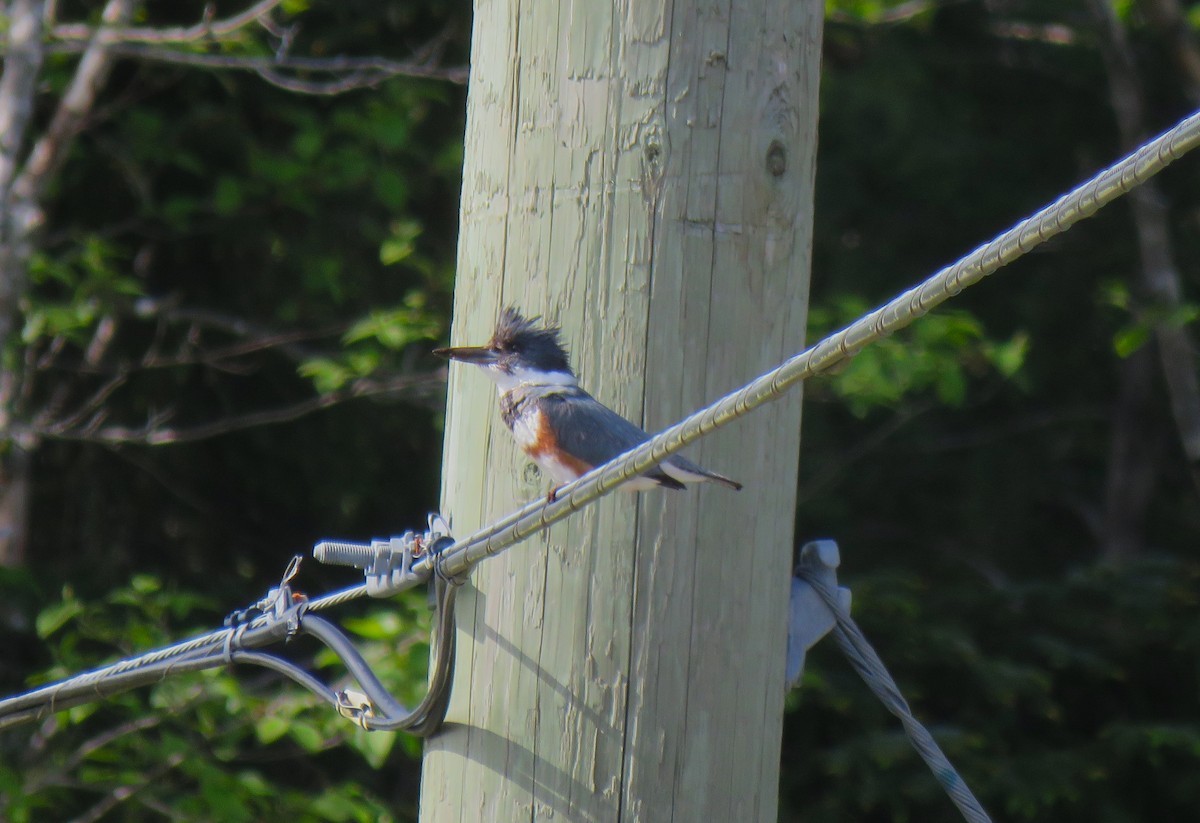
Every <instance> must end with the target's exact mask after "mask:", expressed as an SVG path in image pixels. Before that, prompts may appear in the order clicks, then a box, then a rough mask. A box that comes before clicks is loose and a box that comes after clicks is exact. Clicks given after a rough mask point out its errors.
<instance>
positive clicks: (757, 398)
mask: <svg viewBox="0 0 1200 823" xmlns="http://www.w3.org/2000/svg"><path fill="white" fill-rule="evenodd" d="M1197 145H1200V112H1196V113H1193V114H1192V115H1191V116H1189V117H1187V118H1185V119H1184V120H1182V121H1181V122H1180V123H1178V124H1177V125H1176V126H1175V127H1173V128H1171V129H1169V130H1168V131H1166V132H1164V133H1163V134H1161V135H1159V136H1158V137H1156V138H1155V139H1153V140H1151V141H1149V142H1147V143H1145V144H1144V145H1143V146H1141V147H1140V148H1138V149H1137V150H1136V151H1134V152H1133V153H1132V154H1129V155H1127V156H1126V157H1125V158H1124V159H1122V160H1120V161H1119V162H1117V163H1115V164H1114V165H1112V166H1110V167H1109V168H1107V169H1105V170H1104V171H1102V172H1100V173H1099V174H1097V175H1095V176H1094V177H1092V178H1090V179H1089V180H1087V181H1086V182H1084V183H1082V184H1080V185H1079V186H1077V187H1076V188H1075V189H1073V190H1072V191H1070V192H1068V193H1067V194H1065V195H1063V196H1062V197H1060V198H1059V199H1058V200H1056V201H1055V202H1053V203H1051V204H1050V205H1048V206H1046V207H1045V208H1043V209H1041V210H1040V211H1038V212H1036V213H1035V214H1033V215H1032V216H1030V217H1028V218H1026V219H1024V220H1022V221H1021V222H1019V223H1017V224H1016V225H1015V226H1013V227H1012V228H1010V229H1009V230H1008V231H1006V232H1004V233H1003V234H1001V235H999V236H998V237H996V238H995V239H993V240H992V241H990V242H988V243H985V244H984V245H982V246H979V247H978V248H976V249H975V250H974V251H972V252H971V253H970V254H968V255H966V256H965V257H963V258H961V259H960V260H958V261H957V262H955V263H953V264H951V265H950V266H947V267H945V268H943V269H941V270H940V271H938V272H937V273H936V274H934V275H933V276H931V277H930V278H928V279H927V280H925V281H924V282H922V283H921V284H919V285H917V286H915V287H914V288H912V289H909V290H908V291H906V292H904V293H903V294H901V295H900V296H898V297H896V298H894V299H892V300H891V301H889V302H888V303H886V304H884V305H883V306H880V307H879V308H877V309H876V310H875V311H873V312H871V313H870V314H868V315H866V316H865V317H862V318H860V319H859V320H857V321H855V322H854V323H852V324H850V325H849V326H847V327H846V328H844V329H842V330H841V331H839V332H836V333H834V334H832V335H829V336H828V337H826V338H825V339H823V340H821V341H820V342H818V343H817V344H816V345H814V346H811V347H810V348H808V349H805V350H804V351H803V352H801V353H800V354H797V355H795V356H794V357H792V358H791V359H789V360H787V361H785V362H784V363H783V364H781V365H780V366H778V367H776V368H775V369H772V370H771V371H769V372H767V373H765V374H763V375H762V376H760V377H758V378H757V379H755V380H754V381H752V382H751V383H748V384H747V385H745V386H744V387H742V388H741V389H739V390H737V391H735V392H733V393H731V394H728V395H726V396H725V397H722V398H721V399H719V400H717V401H716V402H714V403H712V404H711V405H709V406H706V407H705V408H703V409H700V410H699V411H697V412H695V413H693V414H691V415H690V416H688V417H687V418H685V419H684V420H682V421H680V422H678V423H676V424H675V425H673V426H671V427H670V428H667V429H664V430H663V431H661V432H659V433H658V434H656V435H655V436H654V437H652V438H650V439H649V440H648V441H646V442H645V443H643V444H642V445H640V446H638V447H637V448H635V449H631V450H630V451H628V452H625V453H624V454H622V455H620V456H618V457H614V458H613V459H612V460H610V461H609V462H608V463H605V464H604V465H602V466H598V467H596V468H594V469H592V470H591V471H590V472H588V473H587V474H585V475H584V476H583V477H581V478H579V479H578V480H575V481H573V482H572V483H569V484H567V485H566V486H564V487H562V488H561V489H559V490H558V494H557V495H556V499H555V500H554V501H551V502H545V501H537V502H534V503H530V504H529V505H526V506H525V507H524V508H522V509H519V510H517V511H515V512H513V513H511V514H509V515H508V516H506V517H504V518H503V519H501V520H499V521H497V522H496V523H493V524H492V525H490V526H487V527H485V528H482V529H480V530H479V531H477V532H475V533H474V534H472V535H470V536H469V537H466V538H463V539H461V540H459V541H457V542H456V543H454V545H452V546H449V547H448V548H447V549H446V550H445V551H443V552H441V553H439V554H438V555H437V556H436V557H435V558H430V557H427V558H424V559H422V560H421V561H419V562H418V563H417V564H415V565H414V567H413V571H414V572H423V573H425V574H428V573H429V572H430V571H431V566H432V565H433V564H436V565H437V566H438V567H439V569H440V571H441V573H444V574H449V575H457V574H462V573H464V572H466V571H468V570H470V569H471V568H472V567H473V566H474V565H475V564H476V563H478V562H479V561H480V560H482V559H483V558H485V557H489V556H491V555H494V554H497V553H498V552H500V551H502V550H503V549H506V548H508V547H509V546H511V545H512V544H514V543H517V542H519V541H521V540H524V539H525V538H527V537H529V536H530V535H533V534H535V533H537V532H539V531H542V530H543V529H545V528H547V527H548V526H550V525H551V524H552V523H555V522H557V521H559V520H562V519H563V518H565V517H567V516H568V515H570V514H571V513H572V512H574V511H577V510H579V509H581V508H583V507H584V506H585V505H587V504H589V503H591V502H592V501H594V500H596V499H597V498H599V497H601V496H603V495H605V494H608V493H609V492H611V491H612V490H613V489H615V488H616V487H617V486H619V485H620V484H621V483H623V482H624V481H626V480H629V479H631V478H633V477H635V476H637V475H639V474H641V473H642V472H644V471H646V470H647V469H649V468H650V467H651V466H653V465H654V464H656V463H658V462H659V461H661V460H663V459H664V458H666V457H668V456H669V455H672V454H674V453H675V452H677V451H679V450H680V449H682V448H683V447H684V446H686V445H688V444H689V443H691V442H693V441H695V440H697V439H699V438H701V437H703V436H704V435H706V434H708V433H710V432H712V431H713V430H714V429H717V428H720V427H721V426H723V425H725V424H726V423H729V422H731V421H733V420H736V419H737V418H739V417H741V416H742V415H744V414H746V413H747V412H750V411H752V410H753V409H755V408H757V407H759V406H761V405H763V404H764V403H767V402H769V401H771V400H776V399H778V398H779V397H780V396H781V395H782V394H783V393H784V392H785V391H787V390H788V389H789V388H791V387H792V386H794V385H796V384H797V383H799V382H801V381H803V380H805V379H806V378H809V377H812V376H814V375H817V374H820V373H822V372H825V371H828V370H829V369H831V368H833V367H834V366H837V365H839V364H841V363H843V362H844V361H846V360H848V359H850V358H851V357H853V356H854V355H855V354H857V353H858V352H859V351H860V350H861V349H862V348H863V347H864V346H866V345H868V344H869V343H872V342H874V341H876V340H878V339H880V338H882V337H886V336H888V335H890V334H892V333H893V332H896V331H899V330H900V329H902V328H904V327H905V326H907V325H909V324H910V323H912V322H913V321H914V320H916V319H917V318H919V317H921V316H923V315H925V314H926V313H928V312H929V311H930V310H931V309H933V308H934V307H935V306H938V305H940V304H941V303H943V302H945V301H946V300H948V299H949V298H951V297H953V296H954V295H956V294H958V293H959V292H960V291H962V290H963V289H965V288H967V287H968V286H972V285H974V284H976V283H978V282H979V281H980V280H982V279H983V278H984V277H986V276H987V275H989V274H992V273H993V272H995V271H997V270H998V269H1000V268H1001V267H1003V266H1005V265H1007V264H1009V263H1011V262H1013V261H1014V260H1016V259H1017V258H1019V257H1021V256H1022V255H1024V254H1027V253H1028V252H1029V251H1031V250H1032V249H1034V248H1035V247H1037V246H1039V245H1041V244H1042V243H1044V242H1046V241H1047V240H1049V239H1050V238H1051V237H1054V236H1056V235H1058V234H1061V233H1062V232H1064V231H1066V230H1067V229H1068V228H1070V227H1071V226H1072V225H1074V224H1075V223H1077V222H1078V221H1080V220H1082V219H1084V218H1086V217H1090V216H1091V215H1093V214H1095V213H1096V212H1097V211H1099V210H1100V209H1101V208H1102V207H1103V206H1106V205H1108V204H1109V203H1111V202H1112V201H1113V200H1116V199H1117V198H1118V197H1121V196H1122V195H1124V194H1127V193H1128V192H1129V191H1131V190H1132V189H1134V188H1136V187H1137V186H1139V185H1141V184H1142V183H1144V182H1146V180H1148V179H1150V178H1151V177H1153V176H1154V175H1156V174H1158V173H1159V172H1160V171H1162V170H1163V169H1164V168H1166V167H1167V166H1168V165H1170V164H1171V163H1172V162H1174V161H1175V160H1178V159H1179V158H1180V157H1182V156H1183V155H1185V154H1187V153H1188V152H1189V151H1191V150H1193V149H1195V148H1196V147H1197Z"/></svg>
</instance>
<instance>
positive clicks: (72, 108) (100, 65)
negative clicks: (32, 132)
mask: <svg viewBox="0 0 1200 823" xmlns="http://www.w3.org/2000/svg"><path fill="white" fill-rule="evenodd" d="M136 5H137V4H136V1H135V0H108V3H107V4H106V5H105V7H104V11H103V13H102V15H101V19H102V20H103V21H104V25H103V26H101V27H100V28H99V29H97V30H96V32H95V36H93V37H92V39H91V40H89V41H88V42H87V43H86V44H85V46H84V49H83V57H82V59H80V61H79V66H78V67H77V68H76V69H75V75H74V76H73V77H72V78H71V84H70V86H68V87H67V91H66V93H65V94H64V95H63V97H62V100H60V101H59V104H58V109H57V110H56V111H55V112H54V117H53V118H52V119H51V121H50V125H49V126H48V127H47V128H46V131H45V133H44V134H43V135H42V136H41V137H40V138H39V139H38V141H37V142H36V143H34V145H33V148H32V149H31V150H30V152H29V160H28V161H27V162H26V164H25V168H24V169H23V170H22V171H21V174H20V175H19V176H18V177H17V179H16V180H15V181H14V183H13V193H14V195H16V196H17V197H19V198H21V199H22V200H25V201H26V202H29V203H34V204H36V203H37V202H38V201H39V200H40V199H41V193H42V191H43V190H44V189H45V187H46V185H47V184H48V183H49V179H50V177H51V175H53V173H54V172H55V170H57V169H58V167H59V165H60V164H61V163H62V161H63V158H64V157H65V156H66V154H67V150H68V149H69V148H70V145H71V141H72V140H73V139H74V137H75V135H76V134H78V133H79V131H80V130H81V129H82V128H83V124H84V122H85V121H86V120H87V117H88V115H89V114H90V112H91V109H92V106H93V104H94V103H95V102H96V95H97V94H98V93H99V91H100V88H101V87H102V86H103V85H104V82H105V80H107V79H108V73H109V71H110V70H111V69H112V62H113V61H112V58H113V53H112V50H111V44H112V40H111V38H110V37H109V34H108V32H109V29H108V27H109V26H116V25H119V24H121V23H124V22H125V21H126V20H128V19H129V18H130V17H131V16H132V15H133V9H134V7H135V6H136Z"/></svg>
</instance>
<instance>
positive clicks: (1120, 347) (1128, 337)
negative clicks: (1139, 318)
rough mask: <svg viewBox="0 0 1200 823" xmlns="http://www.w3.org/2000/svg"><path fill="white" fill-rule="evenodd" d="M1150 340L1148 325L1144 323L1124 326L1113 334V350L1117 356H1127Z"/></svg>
mask: <svg viewBox="0 0 1200 823" xmlns="http://www.w3.org/2000/svg"><path fill="white" fill-rule="evenodd" d="M1149 340H1150V327H1149V326H1147V325H1145V324H1144V323H1137V324H1135V325H1131V326H1126V327H1125V328H1123V329H1121V330H1120V331H1118V332H1117V333H1116V334H1115V335H1113V351H1115V352H1116V353H1117V356H1118V357H1128V356H1129V355H1131V354H1133V353H1134V352H1135V351H1137V350H1138V349H1140V348H1141V347H1142V346H1144V345H1146V343H1147V341H1149Z"/></svg>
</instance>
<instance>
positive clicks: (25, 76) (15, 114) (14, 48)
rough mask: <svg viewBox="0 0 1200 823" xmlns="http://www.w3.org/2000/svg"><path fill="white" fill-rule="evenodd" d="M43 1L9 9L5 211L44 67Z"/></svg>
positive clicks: (3, 101) (1, 169) (2, 175)
mask: <svg viewBox="0 0 1200 823" xmlns="http://www.w3.org/2000/svg"><path fill="white" fill-rule="evenodd" d="M42 5H43V4H42V3H39V2H37V0H14V2H13V4H12V9H11V11H10V13H9V21H8V26H9V28H8V38H7V39H8V42H7V44H6V46H5V50H4V73H3V75H0V205H3V207H4V208H5V211H7V206H8V203H7V201H8V192H9V189H10V188H11V187H12V183H13V180H14V179H15V178H16V174H17V168H18V166H19V165H20V164H19V161H18V159H17V156H18V154H19V153H20V151H21V146H22V145H23V144H24V142H25V135H26V132H27V130H28V128H29V120H30V118H31V117H32V115H33V98H34V94H35V93H36V91H37V78H38V72H39V71H41V68H42V57H43V49H42Z"/></svg>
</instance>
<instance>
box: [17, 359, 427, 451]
mask: <svg viewBox="0 0 1200 823" xmlns="http://www.w3.org/2000/svg"><path fill="white" fill-rule="evenodd" d="M445 381H446V370H445V369H438V370H437V371H433V372H429V373H427V374H417V375H406V376H403V377H396V378H392V379H391V380H382V381H380V380H368V379H365V378H364V379H362V380H357V381H355V382H354V383H352V384H351V385H350V387H349V388H346V389H342V390H339V391H335V392H328V393H326V394H321V395H317V396H316V397H310V398H307V399H305V400H301V401H299V402H297V403H293V404H292V405H289V406H283V407H281V408H277V409H266V410H263V411H257V412H249V413H247V414H241V415H233V416H230V417H224V418H221V419H220V420H214V421H212V422H209V423H200V424H197V425H195V426H189V427H176V428H172V427H168V426H167V425H166V421H167V420H169V419H170V417H171V413H170V412H158V413H156V414H154V415H152V416H151V417H150V419H148V420H147V421H146V423H145V424H144V425H142V426H139V427H136V428H131V427H128V426H118V425H112V426H104V425H103V417H102V415H100V414H99V413H98V414H97V415H96V416H95V417H93V419H92V420H90V421H88V422H86V423H84V422H81V421H79V420H77V419H76V417H73V418H72V420H71V421H70V423H71V425H64V424H63V422H61V421H60V422H56V423H45V422H40V421H34V422H32V423H30V424H26V425H23V424H16V425H14V426H13V427H12V429H13V431H14V434H15V435H16V436H22V435H26V436H33V437H39V438H46V439H52V440H72V441H80V442H87V443H101V444H105V445H140V446H164V445H174V444H177V443H194V442H196V441H198V440H207V439H209V438H212V437H218V436H220V435H224V434H231V433H233V432H237V431H244V430H246V429H252V428H257V427H259V426H269V425H274V424H277V423H289V422H291V421H293V420H298V419H300V418H301V417H305V416H307V415H309V414H312V413H313V412H317V411H321V410H322V409H328V408H332V407H333V406H337V405H340V404H342V403H345V402H347V401H349V400H357V399H359V398H364V397H379V396H383V395H393V394H410V395H413V396H414V397H415V398H421V397H422V396H423V395H428V394H429V391H430V390H431V389H433V388H437V387H440V386H442V385H444V383H445ZM426 399H428V398H427V397H426ZM431 405H432V403H431Z"/></svg>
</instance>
